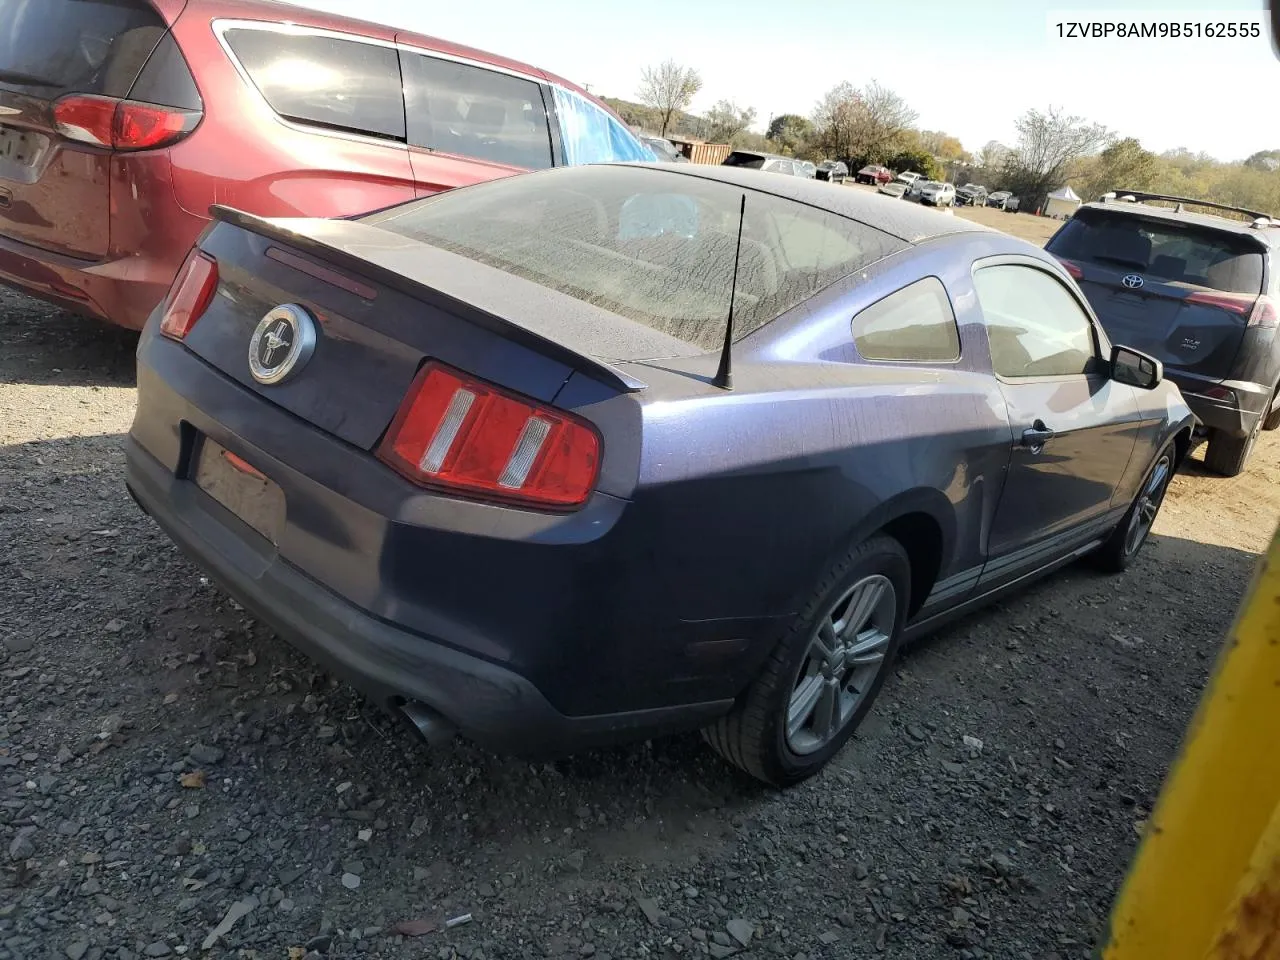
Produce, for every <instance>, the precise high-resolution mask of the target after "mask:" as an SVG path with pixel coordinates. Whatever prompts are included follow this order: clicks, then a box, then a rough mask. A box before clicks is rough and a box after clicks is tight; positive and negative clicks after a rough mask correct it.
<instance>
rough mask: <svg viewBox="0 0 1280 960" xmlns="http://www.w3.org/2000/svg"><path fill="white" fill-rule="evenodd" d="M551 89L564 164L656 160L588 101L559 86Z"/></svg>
mask: <svg viewBox="0 0 1280 960" xmlns="http://www.w3.org/2000/svg"><path fill="white" fill-rule="evenodd" d="M551 89H552V91H553V95H554V97H555V100H556V114H557V117H558V119H559V121H560V139H561V141H562V143H563V144H564V158H565V162H566V163H568V164H570V165H577V164H582V163H617V162H629V161H641V162H643V161H648V162H650V163H652V162H653V161H654V160H655V159H657V158H656V157H655V156H654V153H653V151H652V150H650V149H649V148H648V147H646V146H645V145H644V144H643V143H641V142H640V139H639V138H638V137H636V135H635V134H633V133H632V132H631V131H630V130H628V129H627V128H626V127H624V126H623V125H622V124H621V123H619V122H618V121H617V120H615V119H614V118H613V117H611V116H610V115H609V114H608V113H606V112H605V111H603V110H601V109H600V108H599V107H597V106H596V105H595V104H594V103H592V102H591V101H590V100H588V99H586V98H585V97H580V96H578V95H577V94H576V93H572V92H571V91H569V90H565V89H564V88H563V87H554V86H553V87H552V88H551Z"/></svg>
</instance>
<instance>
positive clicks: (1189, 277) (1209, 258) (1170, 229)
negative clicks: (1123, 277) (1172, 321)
mask: <svg viewBox="0 0 1280 960" xmlns="http://www.w3.org/2000/svg"><path fill="white" fill-rule="evenodd" d="M1046 249H1047V250H1048V251H1049V252H1050V253H1052V254H1054V255H1055V256H1059V257H1062V258H1064V259H1066V260H1075V261H1077V262H1080V261H1084V262H1092V263H1098V264H1102V265H1104V266H1108V267H1114V268H1117V269H1120V270H1131V271H1133V272H1134V273H1137V274H1141V275H1142V276H1144V277H1146V278H1148V279H1156V280H1162V281H1164V282H1165V283H1175V284H1185V285H1188V286H1195V287H1208V288H1209V289H1212V290H1222V291H1225V292H1228V293H1244V294H1248V295H1250V296H1257V295H1258V294H1259V293H1261V292H1262V272H1263V270H1262V268H1263V255H1262V250H1261V249H1260V248H1259V247H1258V245H1257V244H1256V243H1254V242H1252V241H1251V240H1249V239H1248V238H1247V237H1239V236H1236V235H1235V234H1232V233H1227V232H1226V231H1220V230H1213V229H1211V228H1207V227H1202V226H1199V225H1197V224H1183V223H1177V222H1174V221H1166V220H1157V219H1155V218H1154V217H1153V218H1147V217H1142V216H1136V215H1133V214H1124V213H1121V214H1115V213H1107V212H1106V211H1103V210H1080V211H1078V212H1077V213H1076V214H1075V216H1074V217H1072V218H1071V219H1070V220H1069V221H1067V224H1066V226H1064V227H1063V228H1062V230H1061V231H1059V233H1058V234H1057V236H1055V237H1054V238H1053V240H1052V241H1051V242H1050V243H1049V245H1048V246H1047V248H1046Z"/></svg>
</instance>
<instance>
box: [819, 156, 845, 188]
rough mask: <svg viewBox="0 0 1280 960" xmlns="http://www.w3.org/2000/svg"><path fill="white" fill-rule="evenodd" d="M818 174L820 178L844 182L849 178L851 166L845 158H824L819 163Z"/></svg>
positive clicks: (833, 181)
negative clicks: (846, 162)
mask: <svg viewBox="0 0 1280 960" xmlns="http://www.w3.org/2000/svg"><path fill="white" fill-rule="evenodd" d="M816 176H817V179H819V180H829V181H831V182H832V183H844V182H845V180H847V179H849V167H848V165H846V164H845V162H844V161H843V160H823V161H822V162H821V163H820V164H818V172H817V174H816Z"/></svg>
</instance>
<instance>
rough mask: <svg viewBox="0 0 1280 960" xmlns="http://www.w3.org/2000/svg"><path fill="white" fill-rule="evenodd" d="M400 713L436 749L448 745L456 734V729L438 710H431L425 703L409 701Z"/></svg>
mask: <svg viewBox="0 0 1280 960" xmlns="http://www.w3.org/2000/svg"><path fill="white" fill-rule="evenodd" d="M400 712H401V713H403V714H404V716H405V718H406V719H407V720H408V721H409V722H410V723H411V724H413V727H414V729H415V730H417V731H418V733H419V734H420V735H421V737H422V739H423V740H425V741H426V742H427V743H428V744H429V745H431V746H433V747H436V746H441V745H442V744H446V743H448V742H449V741H450V740H452V739H453V738H454V736H455V735H456V734H457V732H458V728H457V727H455V726H454V725H453V724H452V723H450V722H449V721H448V720H447V719H446V718H445V716H444V714H442V713H440V712H439V711H438V710H432V709H431V708H430V707H428V706H427V705H426V704H425V703H419V702H418V701H417V700H410V701H408V702H407V703H405V704H404V705H403V706H402V707H401V708H400Z"/></svg>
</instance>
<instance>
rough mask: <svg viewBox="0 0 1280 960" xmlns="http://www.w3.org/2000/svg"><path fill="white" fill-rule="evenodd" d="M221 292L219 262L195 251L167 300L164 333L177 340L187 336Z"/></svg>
mask: <svg viewBox="0 0 1280 960" xmlns="http://www.w3.org/2000/svg"><path fill="white" fill-rule="evenodd" d="M217 289H218V261H216V260H214V259H213V258H212V257H210V256H207V255H206V254H203V253H201V252H200V251H199V250H192V251H191V253H189V254H188V255H187V259H186V262H185V263H183V264H182V269H181V270H179V271H178V275H177V276H176V277H174V279H173V286H171V287H170V288H169V296H168V297H166V298H165V302H164V316H163V317H162V318H161V320H160V332H161V333H163V334H164V335H165V336H166V337H172V338H173V339H174V340H182V339H183V338H184V337H186V335H187V334H188V333H190V332H191V328H192V327H194V326H195V325H196V321H197V320H199V319H200V317H201V315H202V314H203V313H204V312H205V310H207V309H208V308H209V304H210V302H212V300H213V294H214V291H216V290H217Z"/></svg>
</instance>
